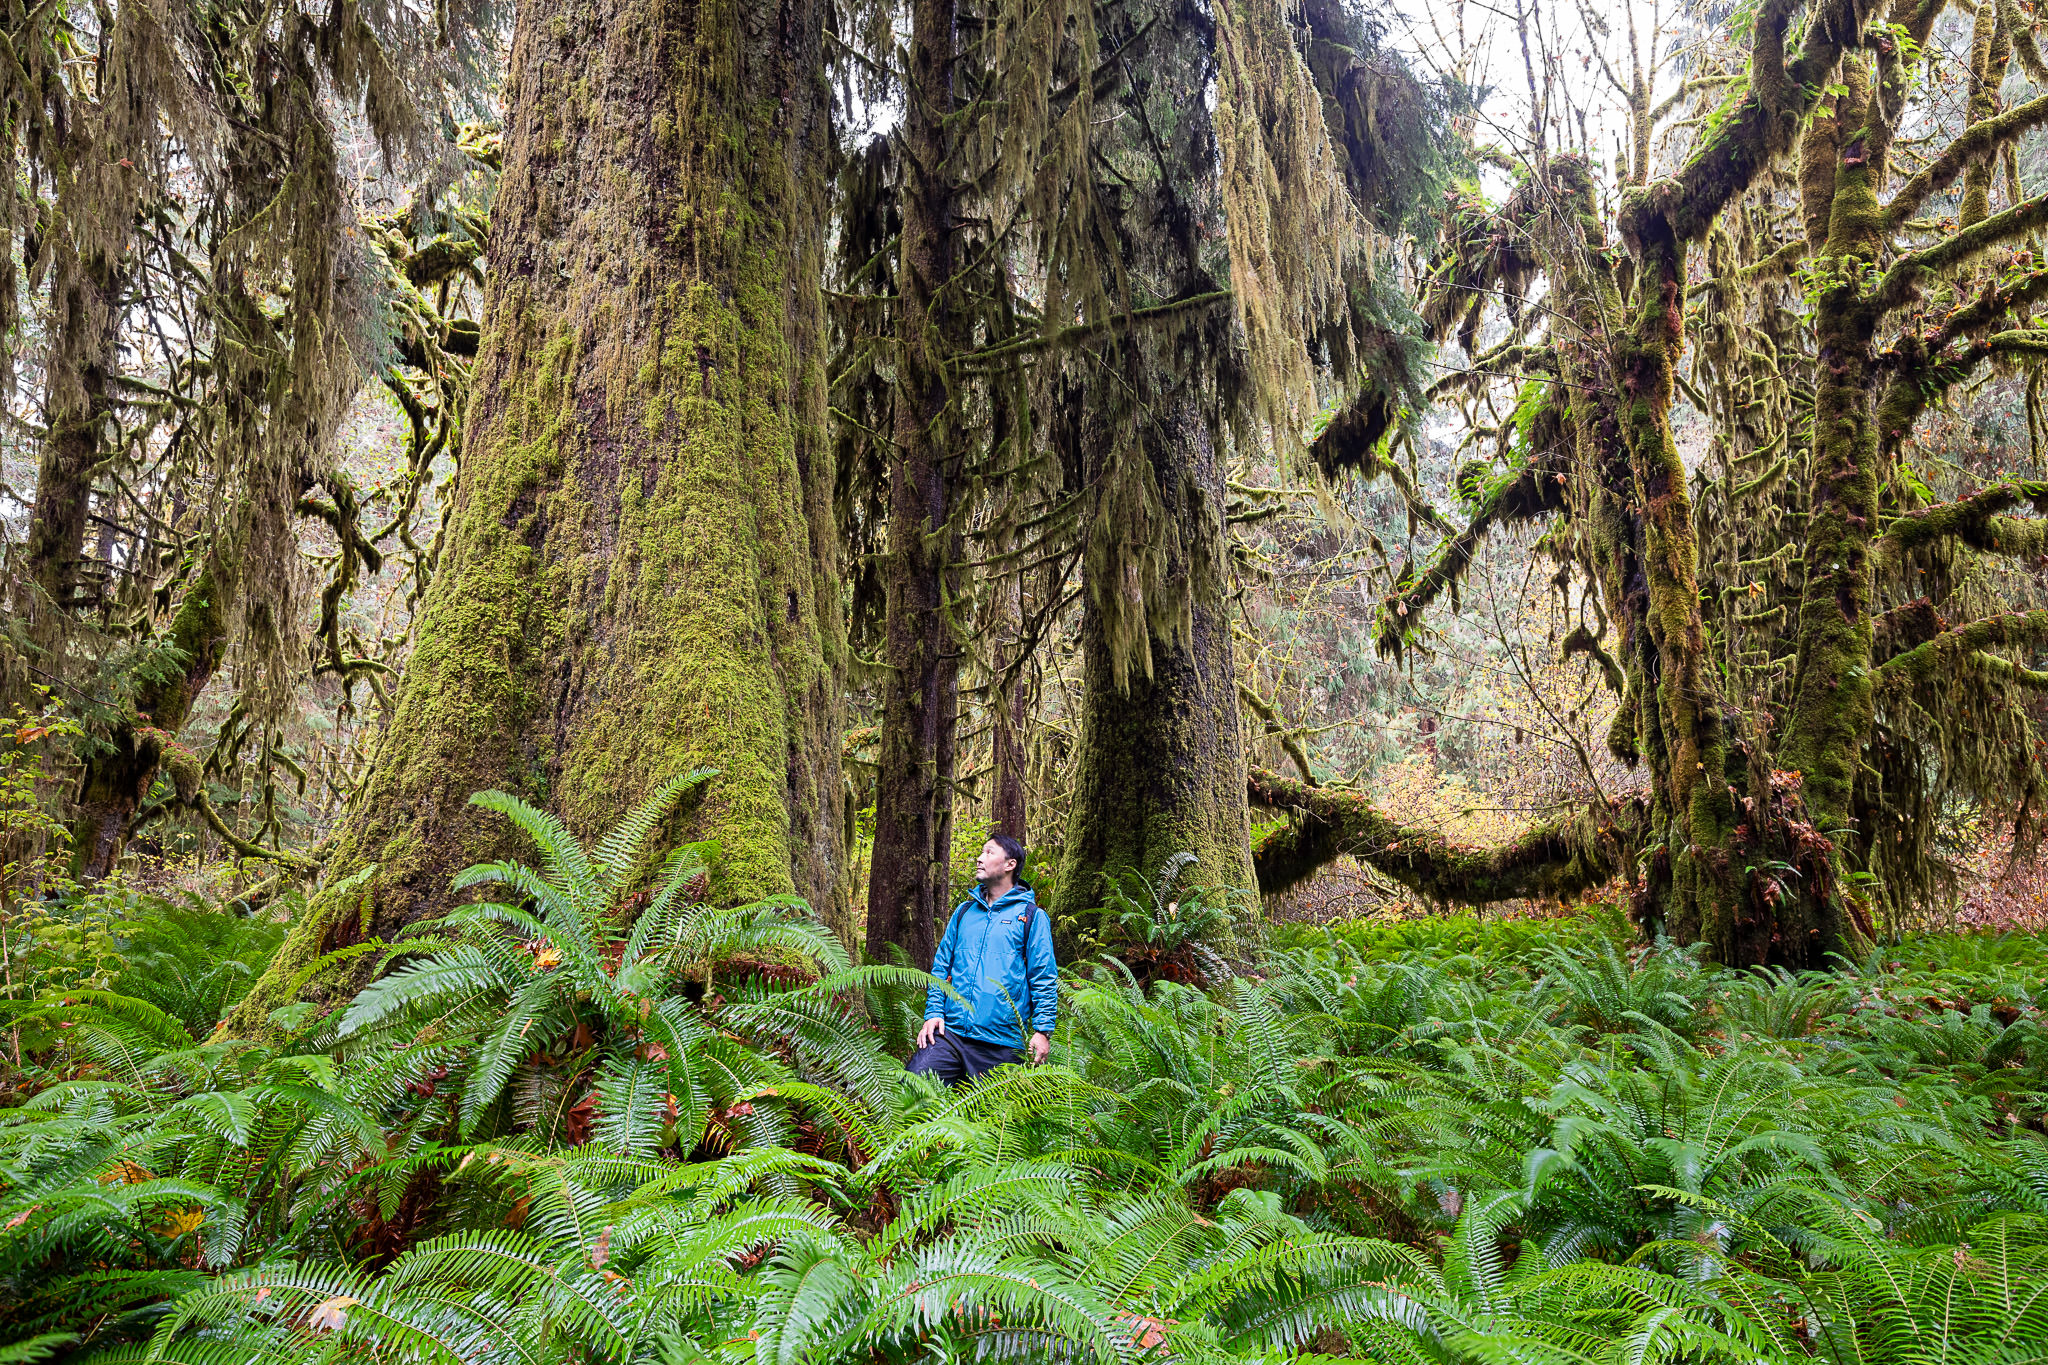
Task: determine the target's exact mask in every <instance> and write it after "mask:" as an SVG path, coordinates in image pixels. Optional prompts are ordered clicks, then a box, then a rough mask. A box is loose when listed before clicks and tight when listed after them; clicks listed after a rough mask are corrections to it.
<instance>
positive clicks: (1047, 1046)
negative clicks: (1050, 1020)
mask: <svg viewBox="0 0 2048 1365" xmlns="http://www.w3.org/2000/svg"><path fill="white" fill-rule="evenodd" d="M1051 1055H1052V1039H1050V1038H1048V1037H1046V1036H1045V1035H1044V1034H1043V1033H1034V1034H1032V1035H1031V1065H1033V1066H1043V1065H1044V1064H1045V1059H1046V1058H1047V1057H1050V1056H1051Z"/></svg>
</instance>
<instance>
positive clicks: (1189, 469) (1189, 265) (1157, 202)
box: [1056, 0, 1256, 914]
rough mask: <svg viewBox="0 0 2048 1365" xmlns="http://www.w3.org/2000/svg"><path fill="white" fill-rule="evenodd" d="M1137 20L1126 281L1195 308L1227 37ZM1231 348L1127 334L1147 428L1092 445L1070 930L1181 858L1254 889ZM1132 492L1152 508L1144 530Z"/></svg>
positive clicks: (1107, 427)
mask: <svg viewBox="0 0 2048 1365" xmlns="http://www.w3.org/2000/svg"><path fill="white" fill-rule="evenodd" d="M1122 17H1123V18H1124V19H1125V20H1126V21H1127V22H1129V23H1130V24H1131V25H1132V27H1133V29H1134V30H1135V29H1136V27H1137V26H1139V25H1141V24H1143V23H1145V22H1146V21H1147V20H1148V19H1150V20H1154V22H1153V24H1152V27H1151V29H1150V31H1149V33H1148V36H1147V37H1146V38H1145V39H1144V48H1145V50H1144V52H1143V53H1142V54H1141V55H1139V56H1136V57H1134V58H1133V59H1132V61H1131V62H1130V63H1129V64H1128V67H1127V70H1128V71H1129V72H1130V74H1129V76H1128V78H1127V79H1128V81H1129V84H1128V86H1127V88H1126V89H1125V90H1124V91H1123V92H1121V95H1120V99H1121V100H1122V101H1123V104H1124V112H1125V124H1126V126H1127V127H1128V129H1129V130H1130V132H1129V135H1130V137H1131V139H1132V140H1133V143H1134V144H1135V145H1134V146H1133V147H1131V148H1127V149H1125V151H1126V156H1125V160H1126V162H1127V164H1129V165H1130V166H1131V167H1133V171H1132V175H1131V179H1132V181H1133V189H1132V190H1131V191H1130V194H1131V202H1130V203H1129V206H1128V207H1127V209H1126V211H1125V213H1124V215H1123V220H1122V224H1121V226H1122V229H1123V230H1122V232H1121V233H1120V234H1119V235H1120V237H1121V239H1122V241H1121V246H1122V249H1123V254H1124V258H1125V263H1126V266H1127V268H1128V270H1129V274H1130V278H1132V279H1133V280H1136V281H1141V282H1143V283H1144V284H1145V285H1146V286H1148V287H1149V288H1151V289H1154V290H1156V291H1157V292H1158V295H1159V299H1160V300H1161V301H1171V300H1175V299H1180V298H1187V297H1193V296H1195V295H1197V294H1201V293H1204V292H1207V291H1209V290H1213V289H1214V288H1215V283H1214V279H1213V275H1212V274H1211V272H1210V270H1209V268H1208V266H1209V263H1208V262H1207V261H1205V260H1204V259H1203V251H1202V247H1203V244H1204V243H1205V242H1220V241H1221V239H1222V233H1221V213H1220V205H1219V202H1218V198H1217V191H1216V187H1215V183H1214V182H1215V177H1214V171H1213V167H1214V166H1215V164H1216V156H1217V153H1216V146H1215V135H1214V130H1213V127H1212V123H1211V118H1210V113H1209V103H1208V99H1207V88H1208V83H1209V79H1210V76H1211V71H1212V64H1213V55H1212V54H1213V43H1214V31H1213V29H1212V27H1211V24H1210V21H1209V19H1208V17H1207V16H1206V15H1205V14H1203V13H1202V12H1201V11H1200V9H1199V8H1198V7H1197V6H1194V5H1192V4H1187V3H1182V2H1181V0H1165V3H1161V4H1158V5H1144V4H1138V5H1131V6H1128V7H1127V8H1126V10H1125V13H1124V15H1123V16H1122ZM1138 168H1142V169H1138ZM1143 302H1151V300H1145V301H1143ZM1228 344H1229V343H1228V339H1227V336H1226V335H1225V334H1224V323H1223V317H1222V314H1221V313H1220V312H1219V311H1214V310H1207V309H1200V310H1191V311H1190V314H1189V315H1188V318H1187V320H1186V321H1184V322H1178V323H1175V324H1165V325H1161V326H1157V327H1141V328H1132V329H1130V330H1129V331H1128V332H1126V334H1125V335H1123V336H1122V337H1121V338H1119V339H1118V341H1117V342H1116V345H1115V349H1114V352H1113V359H1112V364H1114V365H1117V366H1118V367H1119V368H1120V375H1119V378H1120V380H1121V381H1122V385H1123V386H1124V387H1123V392H1124V394H1125V395H1126V397H1124V398H1123V400H1122V401H1125V402H1128V403H1129V404H1130V406H1131V409H1132V411H1131V412H1130V413H1129V414H1118V413H1117V412H1116V411H1115V410H1114V409H1107V410H1104V411H1100V412H1099V413H1098V415H1097V416H1096V418H1095V420H1093V421H1091V422H1089V423H1088V424H1086V425H1085V426H1084V440H1085V441H1086V447H1085V449H1084V452H1083V458H1084V461H1085V464H1084V475H1085V477H1086V479H1087V482H1088V484H1089V486H1090V489H1091V491H1092V492H1093V494H1094V498H1095V501H1094V507H1093V509H1092V512H1091V514H1090V515H1091V524H1090V525H1089V526H1088V527H1086V528H1085V529H1084V534H1086V535H1087V536H1088V537H1089V541H1090V548H1089V551H1088V554H1087V557H1086V560H1085V564H1086V568H1087V573H1088V579H1089V582H1088V593H1087V596H1086V598H1085V599H1084V605H1083V611H1082V623H1081V654H1082V687H1083V700H1082V714H1081V717H1080V721H1081V725H1080V731H1081V735H1080V743H1079V746H1078V747H1077V749H1076V751H1075V754H1074V760H1073V761H1074V764H1075V779H1074V800H1073V806H1072V808H1071V810H1070V812H1069V815H1068V821H1067V828H1066V838H1065V843H1064V847H1063V849H1062V853H1061V860H1060V871H1059V877H1058V884H1057V888H1056V890H1057V897H1058V908H1059V909H1060V910H1061V911H1062V912H1064V913H1068V914H1072V913H1076V912H1080V911H1085V910H1088V909H1090V908H1093V907H1095V906H1098V905H1100V904H1101V903H1102V893H1103V890H1104V887H1105V885H1106V883H1107V882H1108V881H1109V880H1110V879H1112V878H1114V877H1117V876H1120V875H1121V874H1123V873H1125V872H1130V871H1136V872H1139V873H1140V874H1142V875H1144V876H1146V877H1148V878H1149V877H1152V876H1154V875H1156V874H1157V873H1158V871H1159V869H1160V867H1161V865H1162V864H1163V863H1164V862H1165V861H1166V860H1167V858H1168V857H1170V856H1171V855H1172V854H1174V853H1179V852H1192V853H1194V854H1195V855H1196V858H1197V862H1196V870H1195V872H1194V874H1193V876H1194V877H1195V878H1196V879H1197V880H1199V881H1201V882H1204V883H1207V884H1209V885H1213V886H1220V887H1227V888H1246V889H1249V888H1252V887H1254V886H1255V885H1256V881H1255V876H1254V873H1253V869H1252V862H1251V846H1250V823H1249V817H1248V813H1247V810H1246V806H1245V760H1244V744H1243V740H1242V737H1241V734H1240V728H1239V727H1240V720H1239V715H1238V697H1237V670H1236V664H1235V661H1234V658H1233V650H1232V646H1231V630H1230V615H1229V612H1230V607H1229V602H1228V600H1227V598H1226V597H1225V583H1226V577H1227V575H1226V553H1227V552H1226V546H1225V541H1224V524H1223V507H1224V488H1223V467H1222V462H1221V460H1220V458H1219V456H1218V453H1217V449H1216V439H1215V430H1216V427H1215V421H1214V406H1213V404H1214V397H1213V395H1214V390H1213V388H1212V387H1211V386H1212V385H1213V384H1215V383H1216V371H1217V370H1218V369H1219V368H1220V367H1222V366H1223V365H1225V364H1227V363H1229V357H1228V354H1227V350H1226V348H1227V346H1228ZM1118 387H1119V385H1118V384H1116V383H1113V382H1108V381H1105V382H1103V383H1099V384H1097V385H1095V386H1094V389H1095V392H1096V393H1097V394H1101V393H1104V392H1106V391H1111V390H1114V389H1116V388H1118ZM1096 401H1097V402H1098V403H1103V404H1108V403H1114V402H1115V401H1118V400H1116V399H1114V398H1110V399H1102V398H1097V399H1096ZM1126 423H1127V425H1126ZM1119 461H1122V462H1137V463H1135V464H1129V463H1127V464H1126V465H1125V466H1124V467H1123V468H1121V469H1119V468H1117V467H1116V464H1117V462H1119ZM1115 486H1121V487H1122V488H1123V489H1126V490H1128V489H1131V488H1134V487H1137V488H1143V489H1144V490H1145V492H1144V494H1143V496H1142V499H1140V500H1139V503H1140V505H1142V506H1143V511H1142V513H1141V514H1138V515H1135V516H1134V515H1133V514H1132V513H1131V510H1130V509H1131V507H1132V505H1133V504H1132V503H1131V502H1129V501H1125V500H1124V498H1122V497H1120V496H1119V495H1118V494H1116V493H1114V492H1112V488H1113V487H1115ZM1151 556H1156V558H1151V559H1150V561H1149V564H1148V563H1147V559H1148V557H1151ZM1141 633H1142V634H1141ZM1140 641H1141V642H1140Z"/></svg>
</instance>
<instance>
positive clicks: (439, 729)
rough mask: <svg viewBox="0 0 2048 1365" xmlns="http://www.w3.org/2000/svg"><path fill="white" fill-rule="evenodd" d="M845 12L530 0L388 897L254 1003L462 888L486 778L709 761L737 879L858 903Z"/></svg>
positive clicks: (345, 923)
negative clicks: (853, 839)
mask: <svg viewBox="0 0 2048 1365" xmlns="http://www.w3.org/2000/svg"><path fill="white" fill-rule="evenodd" d="M822 22H823V13H822V6H821V5H820V4H818V3H816V0H779V2H778V3H772V4H767V5H762V4H742V3H738V2H737V0H707V3H704V4H699V5H675V4H669V3H666V2H665V0H566V2H564V0H551V3H546V4H543V3H540V2H539V0H524V3H522V4H521V5H520V7H519V13H518V17H517V22H516V25H515V32H514V35H513V43H512V60H511V73H512V74H511V78H510V80H509V82H508V84H507V86H506V89H505V96H504V97H505V106H506V111H507V119H506V134H505V170H504V175H503V179H502V181H501V184H500V188H499V192H498V198H497V203H496V205H495V207H494V210H493V214H492V230H491V243H490V256H491V270H490V274H489V276H488V287H487V291H486V294H487V297H486V301H485V320H484V335H485V341H484V345H483V347H482V350H481V354H480V355H479V358H478V361H477V368H476V375H475V381H474V390H473V392H474V398H473V401H472V406H471V408H470V411H469V414H468V418H467V421H466V422H465V430H466V437H465V442H464V448H463V455H462V463H461V467H460V473H459V478H460V489H459V492H458V493H457V496H456V505H455V508H454V509H453V514H452V520H451V525H450V530H449V545H448V549H447V552H446V557H445V559H444V561H443V564H442V567H441V569H440V571H439V573H438V575H437V577H436V579H435V581H434V585H433V587H432V589H431V591H430V593H429V595H428V599H427V602H426V604H425V607H424V609H423V613H422V617H421V619H420V621H419V623H418V637H417V638H418V641H419V643H418V646H417V647H416V649H415V651H414V653H413V656H412V659H411V662H410V663H409V665H408V667H407V670H406V674H405V677H404V679H403V681H402V683H401V685H400V689H399V693H398V697H397V700H396V704H395V708H394V713H393V715H392V718H391V720H390V723H389V726H388V728H387V731H386V733H385V735H384V737H383V739H382V740H381V742H380V747H379V750H378V755H377V763H376V770H375V773H374V775H373V776H372V778H371V779H370V781H369V782H368V783H366V784H365V788H364V790H363V791H362V793H361V794H360V796H359V798H358V800H357V801H356V803H355V804H354V805H353V806H352V807H351V809H350V811H349V814H348V816H347V819H346V823H345V824H344V826H343V828H342V829H341V830H340V831H339V833H338V837H337V839H336V843H335V849H334V853H333V855H332V857H331V859H330V862H329V872H330V875H331V877H332V878H335V879H338V878H340V877H341V876H344V875H346V874H349V873H351V872H352V871H354V870H356V869H360V868H362V867H364V866H366V865H369V864H375V865H376V866H377V872H376V874H375V876H374V877H373V878H372V880H371V881H370V882H369V883H368V887H369V892H368V901H367V904H366V905H365V906H361V907H359V906H357V905H355V904H354V903H353V902H351V904H350V905H349V906H347V907H346V913H342V912H343V910H344V907H342V906H340V905H337V904H332V903H330V902H331V901H332V899H333V898H332V897H322V898H320V899H319V900H318V901H316V904H315V907H314V908H313V910H312V911H310V912H309V913H308V914H307V916H306V917H305V919H304V920H303V921H302V923H301V924H300V925H299V926H297V927H296V928H295V930H294V933H293V936H292V938H291V940H290V941H288V943H287V944H286V946H285V949H284V950H283V951H282V952H281V953H280V954H279V957H278V959H277V961H276V962H275V963H274V964H273V966H272V967H271V969H270V972H269V974H268V976H267V977H266V979H265V980H264V981H263V982H261V983H259V984H258V988H257V989H256V990H254V991H252V992H251V995H250V997H249V1000H248V1001H247V1002H246V1003H245V1004H244V1006H243V1008H242V1009H241V1011H240V1012H239V1013H238V1015H237V1017H236V1018H235V1020H233V1021H231V1027H233V1028H235V1029H239V1030H249V1029H252V1028H260V1027H261V1026H262V1021H263V1019H264V1014H263V1013H262V1011H264V1010H267V1009H270V1008H275V1007H276V1006H277V1005H280V1004H282V1003H285V995H286V993H287V992H286V990H285V988H286V987H287V986H288V985H289V984H290V983H291V982H293V981H294V980H295V979H297V978H298V976H299V975H300V974H301V973H302V972H303V971H305V970H306V969H307V968H308V966H309V965H310V964H311V963H312V962H313V961H314V959H315V958H316V956H317V955H318V954H319V953H320V952H322V951H324V950H325V949H327V948H331V947H334V946H337V945H339V944H342V943H346V942H349V941H351V940H352V938H353V937H354V936H355V935H356V934H357V933H359V932H361V931H362V930H367V931H368V932H369V933H371V934H375V935H379V936H384V937H387V938H388V937H389V936H390V935H391V934H393V933H395V932H397V931H398V930H399V929H400V928H402V927H404V926H405V925H406V924H408V923H410V922H412V921H414V920H417V919H419V918H421V917H422V916H426V915H431V914H434V913H436V912H438V911H440V910H443V909H445V908H446V907H447V905H448V904H449V901H450V896H449V891H448V881H449V876H450V874H451V873H453V872H454V871H456V870H457V869H459V868H460V867H462V866H463V865H465V864H466V863H468V862H471V861H473V860H475V859H476V858H478V857H481V856H486V855H492V854H496V853H501V852H504V851H506V850H507V848H508V845H507V842H506V832H505V827H504V825H503V823H502V822H501V821H497V820H495V819H493V818H491V817H489V816H486V815H484V814H482V813H481V812H479V811H476V810H474V809H473V808H469V807H467V806H466V804H465V803H466V802H467V801H468V799H469V797H470V795H471V794H472V793H473V792H476V791H478V790H480V789H485V788H502V789H507V790H510V791H514V792H517V793H519V794H521V795H523V796H525V797H526V798H527V799H529V800H532V801H534V802H536V803H537V804H540V805H542V806H544V807H546V808H548V809H550V810H552V811H554V812H555V813H556V814H558V815H559V816H560V817H561V818H562V819H564V820H565V821H566V822H567V823H568V824H569V826H570V827H571V828H572V829H574V830H576V831H577V832H578V833H580V834H583V835H585V836H588V835H590V834H592V833H594V832H597V831H600V830H602V829H604V828H606V827H607V826H608V825H610V824H611V823H612V822H613V821H614V820H615V819H616V818H617V817H618V816H619V815H621V814H622V813H623V812H624V811H625V810H627V809H628V808H629V807H630V806H631V805H632V803H634V802H635V801H636V800H638V799H639V798H640V797H642V796H643V795H644V794H645V793H646V792H647V791H648V790H649V789H650V788H651V787H652V786H653V785H655V784H656V783H658V782H660V781H662V780H664V779H666V778H668V777H670V776H672V775H673V774H676V773H678V772H681V771H685V770H687V769H690V768H693V767H696V766H700V765H702V766H709V767H711V768H715V769H717V770H718V776H717V777H716V778H714V779H713V780H712V782H711V783H710V784H709V785H708V786H707V788H706V789H705V796H704V798H703V800H702V802H701V804H700V805H699V806H697V807H696V808H695V809H694V810H692V811H691V812H690V813H689V815H688V817H687V819H686V821H685V822H684V823H685V824H686V825H687V828H686V829H684V830H682V831H680V832H681V833H682V834H684V835H686V836H687V837H693V838H710V839H715V840H717V841H718V843H719V845H720V856H719V858H718V860H717V863H716V867H715V875H714V880H713V891H712V895H713V896H714V897H716V898H718V899H721V900H725V901H737V900H743V899H747V898H751V897H756V896H760V895H764V894H769V893H777V892H790V891H794V892H795V893H797V894H799V895H802V896H805V897H808V898H810V899H811V900H812V901H813V902H814V903H820V904H821V908H826V909H828V910H830V909H832V908H833V907H831V906H830V904H829V902H830V900H831V898H832V897H833V895H834V893H835V890H836V888H837V868H838V864H839V861H840V841H841V833H840V822H839V820H838V818H837V817H838V803H837V799H836V798H837V795H838V792H839V777H838V752H839V746H838V728H837V723H836V722H837V705H838V703H837V690H838V689H837V685H836V681H835V680H836V676H837V670H838V667H839V660H838V652H837V645H836V641H837V639H838V635H839V631H838V623H837V619H836V616H837V599H836V596H835V593H834V587H833V577H832V574H831V565H832V561H833V558H834V555H835V553H836V550H835V541H834V540H833V530H832V522H831V517H830V513H829V503H828V498H829V492H830V488H831V483H832V478H831V471H830V470H829V468H827V467H826V456H825V454H824V451H825V446H824V443H823V441H822V437H821V428H822V423H823V417H824V406H823V387H822V384H823V372H822V367H821V357H820V350H819V347H820V332H821V327H822V323H821V303H820V299H819V295H818V280H819V255H820V250H821V232H820V223H821V221H822V220H821V203H822V193H823V170H824V166H825V163H826V160H827V157H828V154H829V147H828V145H827V130H826V126H825V113H826V91H825V89H824V87H823V85H822V82H821V79H820V75H819V72H820V70H821V67H820V58H819V45H820V41H821V38H820V35H821V31H822ZM517 851H518V852H521V853H524V852H527V850H517ZM330 884H331V882H330ZM359 912H360V914H361V916H362V918H361V919H360V920H358V919H357V915H358V913H359ZM358 924H360V925H361V929H358V928H357V927H356V926H357V925H358Z"/></svg>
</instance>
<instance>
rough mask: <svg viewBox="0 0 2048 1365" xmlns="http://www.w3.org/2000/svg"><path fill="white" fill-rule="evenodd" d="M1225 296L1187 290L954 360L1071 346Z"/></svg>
mask: <svg viewBox="0 0 2048 1365" xmlns="http://www.w3.org/2000/svg"><path fill="white" fill-rule="evenodd" d="M1229 297H1230V291H1229V290H1228V289H1212V290H1210V291H1209V292H1208V293H1206V294H1191V295H1189V296H1188V297H1187V298H1184V299H1175V300H1173V301H1172V302H1171V303H1159V304H1154V305H1152V306H1151V307H1150V308H1134V309H1132V310H1131V311H1130V312H1128V313H1112V314H1110V315H1109V316H1107V317H1102V318H1097V319H1096V320H1095V321H1093V322H1078V323H1075V324H1074V325H1073V326H1072V327H1064V328H1061V329H1060V330H1059V331H1057V332H1051V333H1040V334H1039V335H1037V336H1031V337H1025V338H1023V339H1022V340H1019V341H1006V342H1004V343H1003V344H1001V345H1000V346H989V347H986V348H984V349H982V350H978V351H968V352H966V353H965V354H963V355H961V356H960V357H959V358H958V360H957V361H956V362H955V363H957V364H959V365H961V366H963V367H965V368H969V369H980V368H982V367H983V366H986V365H993V364H995V363H997V362H999V361H1004V360H1013V359H1017V358H1020V357H1022V356H1026V355H1030V354H1032V353H1033V352H1037V351H1046V350H1057V349H1060V348H1062V347H1066V346H1071V345H1073V344H1074V343H1075V342H1077V341H1086V340H1087V339H1088V338H1089V337H1092V336H1094V335H1095V334H1096V333H1098V332H1106V331H1108V330H1109V329H1111V328H1112V327H1131V326H1136V325H1137V324H1139V323H1145V322H1159V321H1162V320H1163V319H1166V318H1169V317H1172V316H1174V315H1175V314H1177V313H1185V312H1187V311H1189V310H1191V309H1196V308H1205V307H1207V306H1208V305H1210V304H1213V303H1222V302H1223V301H1225V300H1226V299H1228V298H1229Z"/></svg>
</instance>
